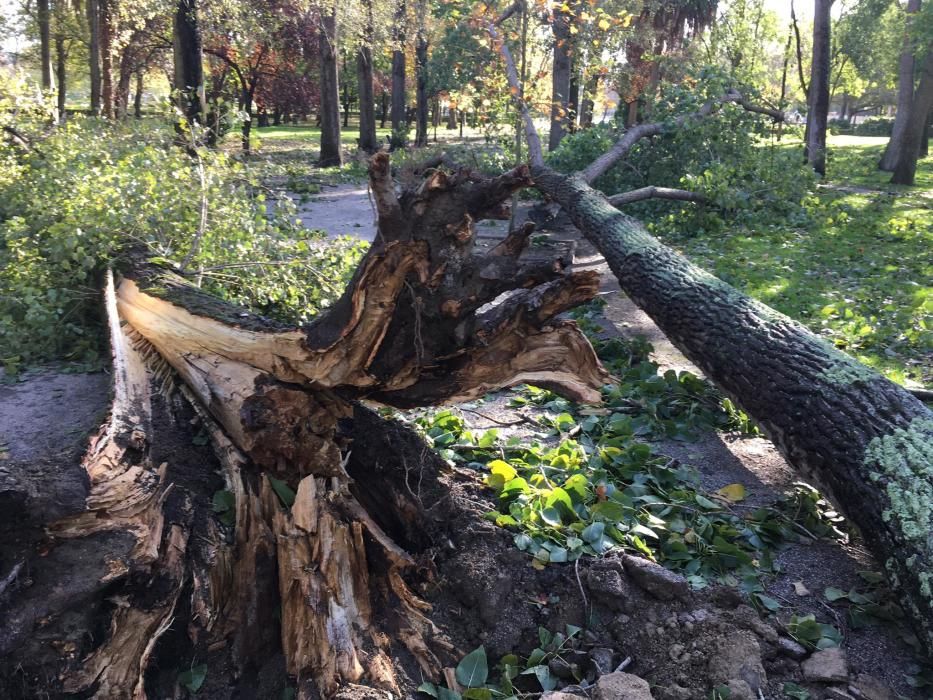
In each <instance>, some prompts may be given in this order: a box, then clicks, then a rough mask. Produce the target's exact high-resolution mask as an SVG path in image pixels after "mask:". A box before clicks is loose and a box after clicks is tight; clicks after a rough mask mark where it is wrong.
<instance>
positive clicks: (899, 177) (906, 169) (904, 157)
mask: <svg viewBox="0 0 933 700" xmlns="http://www.w3.org/2000/svg"><path fill="white" fill-rule="evenodd" d="M919 73H920V82H919V83H918V84H917V89H916V91H915V92H914V98H913V100H912V101H911V103H910V110H909V111H908V116H907V124H906V126H905V128H904V133H903V136H902V137H901V138H902V141H901V145H900V148H899V149H898V153H897V160H896V161H895V163H894V174H893V175H892V176H891V182H892V183H893V184H895V185H912V184H914V176H915V175H916V173H917V160H918V158H919V157H920V150H921V141H922V140H923V135H924V131H925V130H926V125H927V121H928V117H929V115H930V111H931V110H933V44H931V45H930V46H929V47H928V48H927V53H926V57H925V58H924V60H923V63H922V65H921V67H920V71H919Z"/></svg>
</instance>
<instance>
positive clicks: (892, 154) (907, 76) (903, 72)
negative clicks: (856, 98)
mask: <svg viewBox="0 0 933 700" xmlns="http://www.w3.org/2000/svg"><path fill="white" fill-rule="evenodd" d="M920 2H921V0H908V1H907V7H906V10H905V18H904V19H905V21H904V41H903V45H902V47H901V57H900V60H899V61H898V65H897V112H895V114H894V126H893V127H892V128H891V140H890V141H888V145H887V147H886V148H885V149H884V154H883V155H882V156H881V160H880V161H879V162H878V168H879V169H881V170H888V171H891V170H894V167H895V166H896V165H897V162H898V160H899V159H900V156H901V152H902V150H903V147H904V137H905V136H906V133H907V122H908V120H909V118H910V106H911V103H912V102H913V99H914V82H915V78H916V76H915V75H914V73H915V68H916V63H917V60H916V56H915V53H916V45H915V42H914V40H913V38H912V36H911V29H912V26H911V25H912V20H913V18H914V17H915V16H916V14H917V13H918V12H920Z"/></svg>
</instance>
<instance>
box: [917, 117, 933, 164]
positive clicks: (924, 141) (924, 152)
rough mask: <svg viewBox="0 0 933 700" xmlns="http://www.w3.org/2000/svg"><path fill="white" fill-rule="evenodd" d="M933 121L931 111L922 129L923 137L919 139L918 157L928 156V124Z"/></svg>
mask: <svg viewBox="0 0 933 700" xmlns="http://www.w3.org/2000/svg"><path fill="white" fill-rule="evenodd" d="M931 121H933V111H931V112H930V114H929V115H928V116H927V123H926V125H925V126H924V127H923V136H921V137H920V157H921V158H926V157H927V156H928V155H930V122H931Z"/></svg>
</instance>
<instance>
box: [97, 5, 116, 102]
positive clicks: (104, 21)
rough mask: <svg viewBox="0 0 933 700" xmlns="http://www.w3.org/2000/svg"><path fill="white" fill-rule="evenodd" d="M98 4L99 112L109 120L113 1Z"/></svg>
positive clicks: (111, 97)
mask: <svg viewBox="0 0 933 700" xmlns="http://www.w3.org/2000/svg"><path fill="white" fill-rule="evenodd" d="M98 2H99V3H100V110H101V114H102V115H103V116H104V117H106V118H107V119H110V118H111V117H112V116H113V16H114V10H115V9H116V3H115V0H98Z"/></svg>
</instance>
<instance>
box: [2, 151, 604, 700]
mask: <svg viewBox="0 0 933 700" xmlns="http://www.w3.org/2000/svg"><path fill="white" fill-rule="evenodd" d="M407 178H408V182H409V184H408V185H407V186H406V189H405V192H404V193H403V194H402V195H401V196H397V195H396V192H395V184H394V183H393V181H392V178H391V174H390V164H389V158H388V154H385V153H379V154H377V155H376V156H374V158H373V161H372V163H371V165H370V186H371V189H372V192H373V196H374V200H375V203H376V209H377V211H378V214H379V223H378V229H379V235H378V237H377V239H376V241H375V242H374V243H373V245H372V246H371V248H370V249H369V251H368V252H367V254H366V256H365V257H364V259H363V260H362V262H361V263H360V266H359V268H358V270H357V272H356V274H355V276H354V278H353V280H352V281H351V282H350V284H349V286H348V288H347V290H346V292H345V293H344V295H343V297H342V298H341V299H340V300H339V301H338V302H337V303H335V304H334V305H333V306H332V307H331V308H330V309H329V310H328V311H327V312H326V313H325V314H323V315H322V316H321V317H319V318H317V319H315V320H314V321H313V322H312V323H311V324H309V325H308V326H305V327H303V328H288V327H283V326H280V325H277V324H274V323H272V322H269V321H268V320H266V319H263V318H262V317H259V316H256V315H254V314H250V313H247V312H244V311H243V310H242V309H239V308H236V307H231V306H228V305H226V304H225V303H223V302H220V301H219V300H217V299H216V298H213V297H210V296H209V295H207V294H205V293H204V292H203V291H201V290H199V289H198V288H196V287H193V286H192V285H190V284H188V283H186V282H184V281H183V280H181V279H180V278H179V277H178V275H177V274H174V273H172V272H169V271H166V270H163V269H160V268H155V267H151V266H147V265H145V264H143V265H138V266H135V267H132V272H130V273H128V275H127V276H126V277H124V278H123V279H122V280H116V282H113V281H111V283H110V284H108V292H107V295H106V296H107V308H108V318H109V319H110V329H111V337H112V339H113V343H112V344H113V348H114V375H113V376H114V378H115V387H114V389H115V391H114V395H115V400H114V407H113V411H112V414H111V419H110V421H109V422H108V424H107V425H106V426H104V428H103V429H102V430H101V432H100V434H99V436H98V437H97V438H96V439H95V440H94V441H93V442H92V445H91V447H90V449H89V450H88V452H87V455H86V457H85V459H84V462H83V464H82V467H81V469H77V468H74V469H72V470H71V471H68V470H63V471H62V472H60V473H49V474H40V477H41V478H44V479H45V482H43V483H42V484H40V486H41V488H31V487H30V486H29V485H28V484H26V483H25V482H22V480H20V481H19V482H17V481H16V480H15V478H14V480H13V483H12V484H8V483H7V482H6V481H3V480H2V479H3V477H4V475H5V474H6V472H2V473H0V493H3V494H4V495H5V497H6V496H8V495H9V494H12V495H13V496H14V498H15V499H18V500H16V501H15V502H16V505H17V507H16V509H15V510H16V512H13V509H12V508H11V507H10V502H9V498H7V500H5V501H4V504H5V507H4V508H3V509H2V510H0V528H2V529H3V531H4V532H7V531H8V527H12V528H15V531H14V535H16V537H15V538H5V539H4V544H5V545H6V544H7V543H11V542H21V541H24V540H23V539H22V538H24V537H28V538H34V539H30V540H29V545H27V546H26V547H24V548H23V549H22V550H21V555H22V558H21V559H19V561H21V562H22V564H21V566H22V567H25V568H26V570H29V571H30V572H31V574H30V575H31V578H32V580H33V583H32V585H31V586H28V587H27V586H23V587H17V586H14V587H13V589H12V590H10V591H7V592H6V595H4V596H3V599H2V600H0V614H2V615H3V619H4V625H3V626H2V627H0V656H4V657H6V658H5V659H4V666H5V667H6V668H10V669H16V670H15V673H16V674H22V678H26V679H33V678H41V679H48V680H47V681H45V682H47V683H51V684H52V685H53V686H54V685H57V684H60V687H56V688H53V689H54V690H61V691H63V692H67V693H84V692H86V691H93V692H95V693H96V694H97V695H98V696H99V697H113V698H130V697H133V698H140V699H142V698H145V697H146V696H147V694H148V695H149V697H160V698H161V697H172V689H173V688H174V687H175V686H176V684H177V673H178V671H177V669H179V668H190V667H191V666H192V665H193V664H194V663H195V662H194V661H193V660H195V659H196V660H197V662H201V663H207V664H209V666H210V668H211V669H212V671H211V673H212V674H213V673H214V671H213V669H230V673H229V674H224V675H225V676H226V678H225V679H223V680H221V681H219V682H220V683H221V685H219V686H218V687H217V688H218V689H217V692H216V695H217V696H228V695H230V694H231V692H232V693H233V695H236V696H239V697H265V695H260V694H259V692H258V691H257V690H256V688H255V687H251V686H250V685H249V684H250V682H251V679H255V677H256V676H257V674H259V675H262V673H266V672H265V671H263V669H266V668H268V669H269V672H271V671H272V670H274V669H275V668H276V667H275V666H274V665H268V666H267V665H266V664H267V662H269V661H272V662H274V660H275V659H276V658H279V659H281V658H282V657H284V666H285V670H286V671H287V673H288V674H289V675H290V676H292V677H293V678H296V679H297V683H298V686H299V697H301V698H309V697H312V696H313V697H324V698H332V697H335V695H336V690H337V688H338V686H340V685H341V684H344V683H354V682H358V681H359V680H360V679H361V678H363V677H364V676H365V678H366V682H367V684H369V685H373V686H376V687H380V688H384V689H386V690H389V691H391V692H393V693H394V694H395V695H396V696H397V697H401V696H402V694H401V693H400V691H399V687H398V681H397V678H396V675H395V671H394V667H393V665H392V661H391V660H390V655H398V654H399V653H400V652H401V650H404V652H401V653H405V654H407V655H410V657H412V658H414V659H415V660H416V661H417V662H418V663H419V664H420V665H421V667H422V670H423V672H424V674H425V675H426V676H428V677H434V678H436V677H437V673H438V671H439V669H440V668H441V667H442V665H447V666H449V665H451V664H452V663H456V660H457V658H458V657H459V654H456V655H455V654H454V653H453V652H454V650H453V647H452V645H451V644H450V643H449V642H448V641H447V640H446V639H445V637H444V635H443V633H442V631H441V630H439V629H437V627H435V625H434V624H433V623H432V622H431V620H430V618H429V617H428V615H427V613H428V611H429V606H427V604H426V603H424V602H423V601H422V600H420V599H419V598H418V597H417V596H416V595H415V593H414V592H413V589H412V586H413V585H421V584H423V583H426V582H427V581H428V580H430V577H431V564H430V557H428V556H423V554H424V553H425V552H428V551H430V550H431V548H432V547H437V546H442V545H441V543H442V542H443V541H445V539H444V538H446V534H443V533H444V532H445V530H444V527H445V526H444V525H443V524H444V523H445V522H447V521H453V519H454V517H455V515H456V513H457V508H458V506H457V505H456V503H454V502H453V501H454V500H455V499H448V498H446V497H445V493H444V490H443V487H442V486H441V485H440V484H438V483H437V481H436V473H437V469H438V467H439V466H440V464H439V462H438V460H437V458H435V457H433V455H432V454H431V453H430V451H427V450H426V447H425V445H424V443H423V441H421V440H419V439H418V438H417V437H415V436H413V435H412V434H411V433H410V432H409V431H407V430H406V429H403V428H401V427H399V426H396V425H393V424H390V423H387V422H386V421H385V420H383V419H381V418H379V417H378V416H377V415H376V414H374V413H372V412H371V411H368V410H366V409H364V408H362V407H361V406H360V405H359V404H358V403H356V400H357V399H361V398H368V399H369V400H374V401H378V402H381V403H384V404H387V405H393V406H400V407H407V406H415V405H429V404H434V403H440V402H447V401H458V400H467V399H469V398H475V397H479V396H482V395H483V394H485V393H486V392H488V391H490V390H493V389H496V388H499V387H501V386H509V385H513V384H516V383H522V382H525V381H529V380H531V379H533V380H534V381H535V383H536V384H539V385H542V386H548V387H551V388H553V389H555V390H557V391H560V392H561V393H563V394H564V395H566V396H568V397H571V398H574V399H578V400H584V401H593V400H597V399H598V398H599V396H600V394H599V389H600V387H601V386H602V385H603V384H604V383H605V382H606V381H607V379H608V375H607V373H606V372H605V370H604V369H603V368H602V367H601V365H600V364H599V361H598V360H597V358H596V355H595V353H594V352H593V350H592V348H591V347H590V345H589V343H588V341H587V340H586V338H585V336H583V334H582V333H581V332H580V330H579V329H578V328H577V326H576V324H574V323H573V322H571V321H565V320H560V319H558V318H556V317H557V316H558V315H559V314H561V313H562V312H563V311H565V310H567V309H569V308H571V307H573V306H575V305H577V304H579V303H582V302H585V301H587V300H589V299H591V298H592V297H593V296H594V295H595V294H596V293H597V291H598V275H597V274H596V273H593V272H581V273H570V272H568V271H567V270H566V268H565V263H564V262H562V261H560V260H553V259H538V260H536V261H523V260H521V259H520V256H521V255H522V252H523V251H524V250H525V249H526V248H527V245H528V240H529V236H530V234H531V232H532V230H533V228H534V227H533V226H530V225H526V226H524V227H522V228H521V229H519V230H514V231H512V232H511V233H510V234H509V235H508V237H507V238H506V239H505V240H504V241H503V242H502V243H501V244H500V245H499V246H497V247H496V248H494V249H493V250H492V251H489V252H487V253H478V252H476V250H475V249H474V243H475V239H476V230H475V224H476V222H478V221H480V220H482V219H484V218H487V217H489V216H495V217H497V218H498V217H500V216H502V215H503V206H504V203H505V202H506V201H507V200H508V199H509V197H510V196H511V194H512V193H513V192H514V191H516V190H517V189H519V188H522V187H526V186H528V185H529V184H530V182H531V181H530V179H529V176H528V169H527V168H526V167H522V168H517V169H515V170H513V171H510V172H508V173H505V174H503V175H501V176H500V177H497V178H493V179H486V178H483V177H481V176H480V175H478V174H477V173H475V172H472V171H469V170H466V169H461V168H456V167H454V168H453V169H452V170H451V169H445V170H439V169H436V168H427V167H425V168H420V169H415V170H413V171H412V172H410V173H409V174H408V175H407ZM510 290H515V292H514V294H513V295H512V296H511V297H510V298H509V299H508V301H506V302H504V303H502V304H499V305H498V306H496V307H493V308H492V309H491V310H486V308H485V307H486V305H487V303H488V302H490V301H492V300H493V299H496V298H497V297H499V296H500V295H502V294H503V293H504V292H507V291H510ZM186 404H190V406H191V407H192V409H186V408H185V405H186ZM186 410H187V411H188V412H189V415H185V414H184V411H186ZM191 410H193V412H194V414H195V415H194V416H193V417H192V416H191V415H190V411H191ZM179 412H180V414H179ZM192 424H197V425H198V426H199V427H200V430H201V431H202V433H203V434H204V435H205V436H206V437H207V438H208V439H209V440H210V445H211V448H212V449H211V451H210V452H211V453H212V456H205V455H204V454H194V453H190V452H189V451H190V450H192V449H194V448H192V447H191V437H192V435H189V434H185V433H184V432H179V431H184V430H185V429H186V427H187V426H191V425H192ZM416 462H417V464H418V468H419V478H418V486H417V487H415V488H417V493H416V492H415V490H414V489H413V488H411V487H409V488H406V485H407V484H408V483H409V482H408V481H407V474H408V469H409V465H414V464H415V463H416ZM218 474H220V475H221V476H218ZM46 484H47V485H48V486H49V487H54V488H47V487H46ZM426 502H427V503H430V504H431V505H430V507H427V506H425V503H426ZM212 504H213V508H212ZM53 508H54V511H53V510H50V509H53ZM212 510H213V511H214V512H213V513H212V512H211V511H212ZM222 511H226V516H227V519H226V520H224V519H223V518H222V517H220V516H219V515H218V512H222ZM24 514H25V516H26V517H24ZM31 516H42V517H40V518H39V520H40V522H35V523H28V522H27V521H29V520H30V517H31ZM48 523H50V524H48ZM46 524H48V534H46ZM390 533H391V534H390ZM35 542H42V543H43V547H42V548H41V550H40V549H39V548H38V547H35V546H32V545H33V543H35ZM399 542H402V543H403V544H404V545H405V547H403V546H401V545H400V544H399ZM407 548H411V549H412V551H414V552H415V553H417V554H418V559H417V560H416V558H415V557H414V556H413V555H412V554H411V553H410V552H409V551H408V549H407ZM4 551H6V550H4ZM77 561H80V564H79V565H75V563H74V562H77ZM69 562H71V563H70V564H69ZM4 573H6V572H4ZM14 578H15V577H14ZM115 596H116V598H115ZM110 601H116V602H117V603H118V604H113V603H111V602H110ZM383 625H384V629H382V626H383ZM37 630H38V632H37ZM64 643H67V645H68V646H67V647H64V648H63V647H62V645H63V644H64ZM438 655H440V657H441V659H443V661H441V659H439V658H438ZM279 663H281V662H279ZM20 665H21V667H20ZM160 667H164V668H165V669H166V670H165V671H164V672H163V671H160ZM36 669H41V670H42V671H43V672H42V673H38V672H36ZM275 672H276V673H278V674H279V675H280V676H281V671H275ZM218 675H220V674H218ZM229 677H233V678H236V679H237V680H236V681H230V682H231V683H233V684H234V685H236V688H231V687H230V686H228V685H225V684H226V683H227V682H228V680H227V679H228V678H229ZM17 678H19V675H17ZM2 680H3V678H0V681H2ZM309 685H313V686H314V687H315V690H314V691H312V690H311V689H310V688H309V687H308V686H309ZM43 690H44V691H46V692H47V691H48V690H49V689H48V688H43ZM315 692H316V693H317V694H314V693H315ZM205 694H206V695H208V694H209V693H207V692H206V689H205ZM277 695H278V693H277ZM27 696H29V697H37V696H42V694H41V693H38V692H36V693H33V694H32V695H28V694H27ZM211 696H213V695H211Z"/></svg>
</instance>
